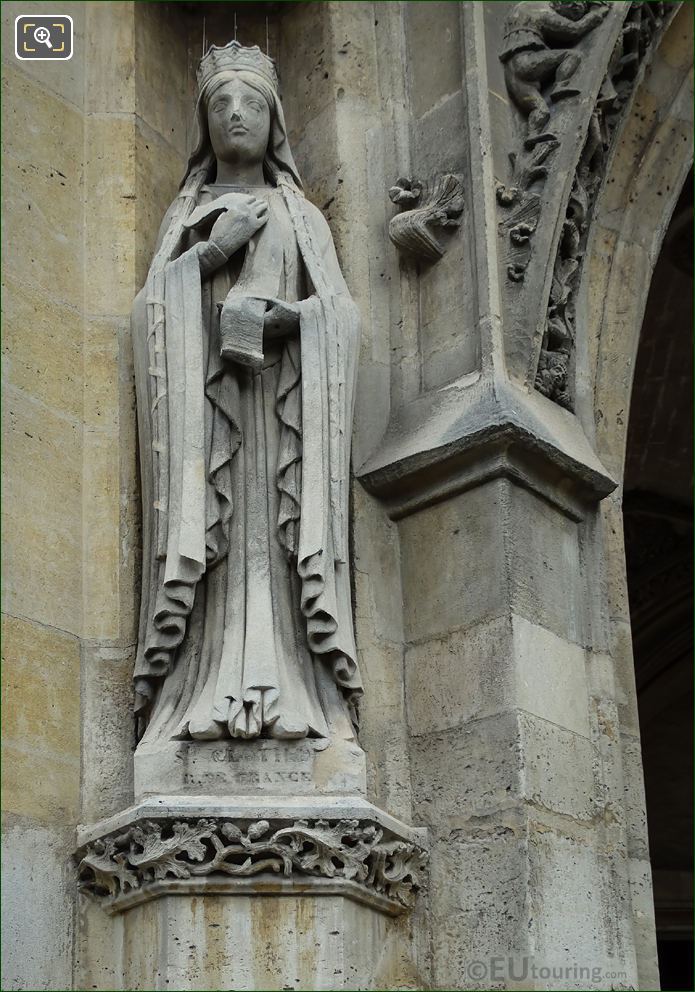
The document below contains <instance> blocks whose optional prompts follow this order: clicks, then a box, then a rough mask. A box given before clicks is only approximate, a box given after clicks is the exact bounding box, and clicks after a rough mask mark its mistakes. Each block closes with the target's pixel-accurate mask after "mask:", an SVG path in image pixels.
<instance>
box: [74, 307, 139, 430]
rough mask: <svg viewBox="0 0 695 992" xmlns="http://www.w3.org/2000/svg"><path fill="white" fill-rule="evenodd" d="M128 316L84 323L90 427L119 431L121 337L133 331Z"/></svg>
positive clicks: (87, 421) (85, 415)
mask: <svg viewBox="0 0 695 992" xmlns="http://www.w3.org/2000/svg"><path fill="white" fill-rule="evenodd" d="M129 324H130V322H129V320H128V318H127V317H92V318H90V317H87V319H86V320H85V322H84V387H83V390H84V402H83V406H82V410H81V412H82V415H83V419H84V423H85V426H86V427H87V428H88V429H89V430H98V431H102V432H117V431H118V428H119V425H120V418H119V410H120V393H121V388H122V383H121V376H120V368H119V357H120V350H121V339H122V338H123V337H124V336H125V335H126V334H129V333H130V326H129Z"/></svg>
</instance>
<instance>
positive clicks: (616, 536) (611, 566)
mask: <svg viewBox="0 0 695 992" xmlns="http://www.w3.org/2000/svg"><path fill="white" fill-rule="evenodd" d="M621 413H622V411H621ZM600 512H601V516H602V518H603V523H604V526H603V537H604V548H605V550H604V567H605V570H606V593H607V598H608V615H609V616H610V618H611V621H613V622H614V621H619V622H621V623H629V622H630V602H629V600H628V593H627V577H626V574H625V569H626V565H625V532H624V530H623V512H622V492H620V493H616V494H615V496H611V497H610V498H609V499H607V500H604V502H603V503H602V504H601V508H600ZM631 664H632V662H631Z"/></svg>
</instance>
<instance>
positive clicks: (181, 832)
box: [78, 819, 426, 908]
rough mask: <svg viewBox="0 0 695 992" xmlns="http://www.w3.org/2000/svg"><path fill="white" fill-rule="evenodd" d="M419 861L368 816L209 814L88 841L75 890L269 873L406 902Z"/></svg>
mask: <svg viewBox="0 0 695 992" xmlns="http://www.w3.org/2000/svg"><path fill="white" fill-rule="evenodd" d="M425 863H426V854H425V852H424V851H423V850H422V849H421V848H419V847H417V845H415V844H412V843H410V842H407V841H404V840H400V839H385V838H384V830H383V829H382V828H381V827H380V826H378V825H377V824H375V823H370V822H368V821H360V820H339V821H332V822H331V821H328V820H315V821H313V822H311V823H310V822H308V821H306V820H297V821H295V822H294V823H293V824H292V825H291V826H281V827H278V826H272V825H271V824H270V822H269V821H268V820H257V821H254V822H252V823H250V824H248V825H247V826H241V825H239V824H237V823H234V822H231V821H222V820H212V819H199V820H196V821H177V822H174V823H171V824H162V823H158V822H156V821H153V820H147V821H145V822H143V823H141V824H138V825H137V826H134V827H131V828H130V829H128V830H126V831H124V832H122V833H118V834H114V835H112V836H109V837H106V838H104V839H102V840H97V841H94V842H93V843H92V844H90V845H88V846H87V847H86V848H85V849H84V850H83V852H82V856H81V860H80V861H79V867H78V875H79V884H80V889H81V891H83V892H85V893H86V894H88V895H90V896H92V897H95V898H97V899H100V900H107V901H108V902H109V903H110V904H112V905H117V904H118V901H119V899H122V897H123V896H125V895H126V894H127V893H128V892H130V891H131V890H133V889H141V888H143V887H147V886H148V885H149V884H151V883H153V882H157V881H161V880H163V879H165V878H167V877H172V878H177V879H190V878H195V877H196V876H209V875H214V874H216V873H218V874H220V875H223V876H233V877H248V876H251V875H258V874H260V873H262V872H274V873H282V874H283V875H284V876H287V877H290V876H292V875H295V874H302V875H310V876H320V877H323V878H328V879H344V880H346V881H350V882H355V883H357V884H359V885H360V886H364V887H365V888H366V889H370V890H372V891H374V892H377V893H380V894H381V895H383V896H385V897H386V898H387V899H389V900H391V901H392V902H395V903H397V904H399V906H401V907H405V908H409V907H410V906H412V905H413V902H414V899H415V894H416V892H417V891H418V889H419V888H421V886H422V884H423V873H424V869H425Z"/></svg>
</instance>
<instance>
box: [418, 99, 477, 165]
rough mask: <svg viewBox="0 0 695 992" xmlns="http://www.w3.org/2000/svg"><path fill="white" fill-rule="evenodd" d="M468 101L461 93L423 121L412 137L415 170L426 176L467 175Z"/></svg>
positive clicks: (426, 115)
mask: <svg viewBox="0 0 695 992" xmlns="http://www.w3.org/2000/svg"><path fill="white" fill-rule="evenodd" d="M466 126H467V124H466V107H465V98H464V95H463V93H461V91H459V92H457V93H454V94H453V95H452V96H449V97H447V98H446V99H445V100H442V101H441V103H437V104H436V105H435V106H434V107H432V109H431V110H429V111H428V112H427V113H426V114H424V115H423V117H421V118H420V120H419V121H418V124H417V128H416V129H414V131H413V135H412V161H413V170H414V171H415V172H416V173H418V174H422V175H425V176H429V175H433V174H434V173H436V172H441V173H445V172H453V173H465V172H466V160H465V151H464V149H465V146H464V144H463V142H462V141H461V135H462V134H465V133H466Z"/></svg>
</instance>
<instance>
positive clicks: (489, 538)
mask: <svg viewBox="0 0 695 992" xmlns="http://www.w3.org/2000/svg"><path fill="white" fill-rule="evenodd" d="M505 486H506V484H505V482H504V481H502V480H495V481H492V482H489V483H487V484H485V485H483V486H479V487H478V488H476V489H473V490H471V491H470V492H467V493H464V494H462V495H461V496H456V497H454V498H452V499H450V500H448V501H447V502H445V503H438V504H437V505H435V506H432V507H429V508H427V509H424V510H422V511H421V512H420V513H416V514H414V515H412V516H409V517H406V518H405V519H404V520H403V521H402V522H401V524H400V533H401V563H402V577H403V594H404V598H405V601H406V603H407V610H406V616H405V625H406V627H405V631H406V638H407V640H408V641H419V640H423V639H425V638H430V637H436V636H439V635H447V634H449V633H450V632H451V631H453V630H457V629H465V628H467V627H470V626H472V625H473V624H475V623H476V622H478V621H480V620H482V619H483V618H486V617H494V616H499V615H501V614H502V613H504V612H505V610H506V609H507V606H508V603H509V594H508V588H507V581H508V579H507V575H506V561H505V552H504V531H503V519H504V518H503V513H504V509H503V507H504V499H505V496H506V488H505Z"/></svg>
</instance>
